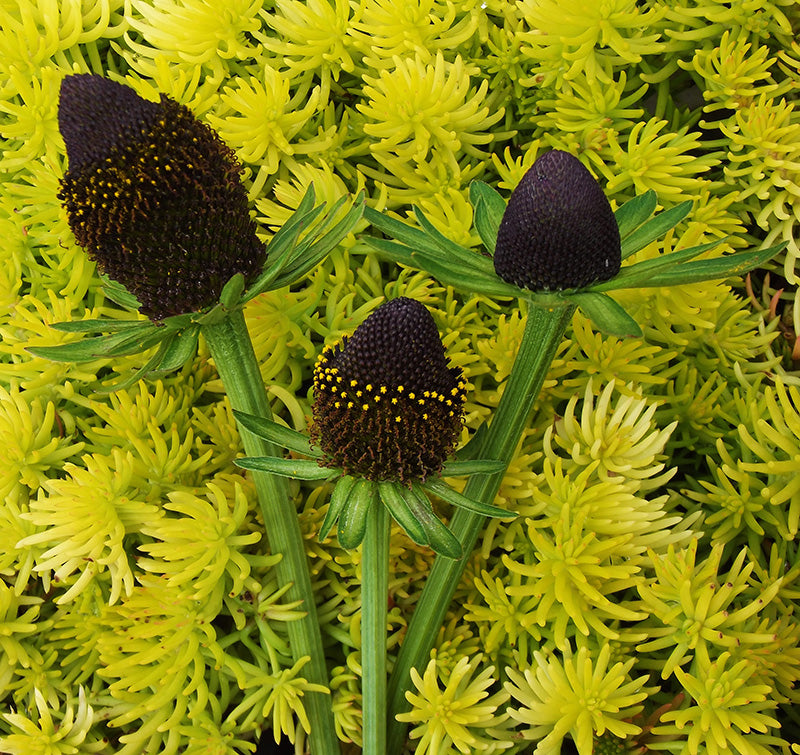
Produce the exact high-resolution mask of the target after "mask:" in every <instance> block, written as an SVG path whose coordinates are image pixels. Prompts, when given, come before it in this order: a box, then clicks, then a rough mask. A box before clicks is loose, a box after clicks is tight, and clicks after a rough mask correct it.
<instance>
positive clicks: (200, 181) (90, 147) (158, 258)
mask: <svg viewBox="0 0 800 755" xmlns="http://www.w3.org/2000/svg"><path fill="white" fill-rule="evenodd" d="M59 127H60V129H61V133H62V135H63V137H64V143H65V145H66V148H67V156H68V158H69V170H68V171H67V173H66V174H65V176H64V178H63V179H62V182H61V190H60V192H59V199H60V200H61V201H62V202H63V204H64V206H65V208H66V211H67V217H68V219H69V225H70V228H71V229H72V231H73V233H74V234H75V238H76V240H77V242H78V244H80V245H81V246H82V247H84V248H85V249H86V250H87V251H88V252H89V254H90V255H91V256H92V257H93V258H94V259H95V260H96V261H97V263H98V264H99V266H100V267H101V269H102V270H103V272H105V273H106V274H107V275H108V276H109V277H110V278H112V279H114V280H117V281H119V282H120V283H122V284H123V285H124V286H125V287H126V288H128V290H130V291H131V292H132V293H133V294H135V295H136V297H137V298H138V299H139V301H140V302H141V304H142V307H141V311H142V312H143V313H144V314H146V315H148V316H149V317H151V318H152V319H154V320H160V319H163V318H165V317H168V316H170V315H175V314H181V313H184V312H194V311H198V310H201V309H203V308H205V307H208V306H210V305H212V304H214V303H215V302H216V300H217V298H218V297H219V294H220V292H221V291H222V288H223V286H224V285H225V283H226V282H227V281H228V280H229V279H230V278H231V277H233V275H235V274H236V273H242V274H243V275H244V277H245V280H246V281H247V282H250V281H252V280H253V279H254V278H255V277H256V276H257V275H258V273H259V272H260V271H261V269H262V268H263V265H264V262H265V260H266V251H265V247H264V245H263V244H262V243H261V242H260V241H259V240H258V238H257V236H256V233H255V224H254V223H253V221H252V220H251V219H250V213H249V210H248V202H247V192H246V190H245V187H244V185H243V184H242V182H241V178H240V176H241V170H242V169H241V165H240V164H239V162H238V161H237V159H236V156H235V155H234V153H233V151H232V150H231V149H230V148H229V147H228V146H227V145H226V144H224V143H223V141H222V140H221V139H220V138H219V136H218V135H217V134H216V132H215V131H214V130H213V129H211V128H210V127H209V126H207V125H205V124H203V123H200V122H199V121H198V120H197V119H196V118H195V117H194V115H192V113H191V111H190V110H189V109H188V108H186V107H185V106H183V105H180V104H178V103H177V102H175V101H174V100H173V99H171V98H169V97H167V96H166V95H162V96H161V101H160V102H149V101H147V100H144V99H142V98H141V97H139V96H138V95H137V94H136V93H135V92H133V91H132V90H131V89H129V88H128V87H126V86H124V85H122V84H117V83H115V82H112V81H109V80H107V79H104V78H103V77H101V76H95V75H91V74H77V75H73V76H67V77H66V78H65V79H64V82H63V84H62V87H61V99H60V103H59Z"/></svg>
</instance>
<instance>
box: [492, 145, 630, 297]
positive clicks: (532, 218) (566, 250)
mask: <svg viewBox="0 0 800 755" xmlns="http://www.w3.org/2000/svg"><path fill="white" fill-rule="evenodd" d="M621 259H622V258H621V252H620V235H619V228H618V226H617V222H616V220H615V218H614V212H613V210H612V209H611V205H610V204H609V202H608V200H607V199H606V196H605V194H604V193H603V191H602V189H601V188H600V186H599V185H598V183H597V181H595V179H594V177H593V176H592V174H591V173H590V172H589V171H588V170H587V169H586V168H585V167H584V166H583V164H582V163H581V162H580V161H579V160H578V159H577V158H576V157H573V156H572V155H571V154H569V153H568V152H562V151H560V150H553V151H552V152H547V153H546V154H544V155H542V156H541V157H540V158H539V159H538V160H536V162H535V163H534V164H533V165H532V166H531V168H530V169H529V170H528V172H527V173H526V174H525V175H524V176H523V178H522V181H520V183H519V185H518V186H517V188H516V189H515V190H514V192H513V193H512V195H511V199H510V200H509V202H508V207H507V208H506V211H505V213H504V215H503V219H502V221H501V222H500V228H499V231H498V234H497V245H496V248H495V254H494V268H495V271H496V272H497V274H498V275H499V276H500V277H501V278H503V279H504V280H505V281H507V282H509V283H513V284H515V285H517V286H520V287H522V288H527V289H530V290H533V291H541V290H544V291H560V290H564V289H570V288H581V287H583V286H588V285H589V284H591V283H596V282H598V281H604V280H608V279H610V278H613V277H614V276H615V275H616V274H617V273H618V272H619V269H620V263H621Z"/></svg>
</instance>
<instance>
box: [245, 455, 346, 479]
mask: <svg viewBox="0 0 800 755" xmlns="http://www.w3.org/2000/svg"><path fill="white" fill-rule="evenodd" d="M234 463H235V464H236V466H237V467H242V469H253V470H256V471H258V472H270V473H271V474H276V475H278V476H280V477H292V478H293V479H295V480H326V479H327V478H328V477H331V476H332V475H334V474H336V471H335V470H333V469H328V468H327V467H321V466H319V464H317V462H316V461H307V460H305V459H279V458H278V457H277V456H249V457H246V458H244V459H236V461H235V462H234Z"/></svg>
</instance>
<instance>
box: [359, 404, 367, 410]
mask: <svg viewBox="0 0 800 755" xmlns="http://www.w3.org/2000/svg"><path fill="white" fill-rule="evenodd" d="M361 408H362V409H363V410H364V411H367V409H369V404H361Z"/></svg>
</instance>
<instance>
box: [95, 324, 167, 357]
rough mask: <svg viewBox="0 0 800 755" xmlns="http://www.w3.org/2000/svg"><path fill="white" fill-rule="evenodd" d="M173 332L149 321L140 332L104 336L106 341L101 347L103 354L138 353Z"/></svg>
mask: <svg viewBox="0 0 800 755" xmlns="http://www.w3.org/2000/svg"><path fill="white" fill-rule="evenodd" d="M173 333H174V331H171V330H169V329H167V328H164V327H159V326H157V325H153V324H152V323H151V324H150V328H149V329H148V330H142V331H141V332H138V331H137V332H133V333H128V332H123V333H117V334H116V335H110V336H105V339H106V341H107V343H106V346H105V347H104V349H103V356H107V357H124V356H130V355H131V354H139V353H141V352H142V351H147V349H151V348H152V347H153V346H155V345H156V344H157V343H159V342H160V341H163V340H164V338H165V337H167V336H172V334H173ZM120 336H124V338H120ZM111 341H113V343H111Z"/></svg>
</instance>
